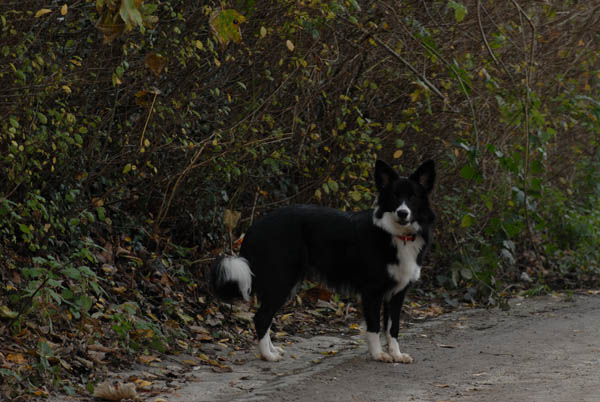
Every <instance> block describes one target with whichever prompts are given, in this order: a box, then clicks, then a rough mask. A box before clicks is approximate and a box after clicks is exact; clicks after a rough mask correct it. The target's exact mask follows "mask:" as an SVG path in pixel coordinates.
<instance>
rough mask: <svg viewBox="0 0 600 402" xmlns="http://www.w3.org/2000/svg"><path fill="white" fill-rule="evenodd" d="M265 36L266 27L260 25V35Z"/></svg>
mask: <svg viewBox="0 0 600 402" xmlns="http://www.w3.org/2000/svg"><path fill="white" fill-rule="evenodd" d="M265 36H267V28H265V27H260V37H261V38H264V37H265Z"/></svg>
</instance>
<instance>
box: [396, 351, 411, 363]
mask: <svg viewBox="0 0 600 402" xmlns="http://www.w3.org/2000/svg"><path fill="white" fill-rule="evenodd" d="M391 357H392V359H394V362H396V363H404V364H410V363H412V362H414V359H413V358H412V357H411V356H410V355H409V354H408V353H394V354H392V355H391Z"/></svg>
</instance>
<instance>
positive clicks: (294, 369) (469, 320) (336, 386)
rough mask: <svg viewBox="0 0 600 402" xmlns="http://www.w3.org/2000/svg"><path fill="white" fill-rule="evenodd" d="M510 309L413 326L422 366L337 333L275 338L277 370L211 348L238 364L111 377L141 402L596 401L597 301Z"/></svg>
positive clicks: (588, 296)
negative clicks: (372, 353)
mask: <svg viewBox="0 0 600 402" xmlns="http://www.w3.org/2000/svg"><path fill="white" fill-rule="evenodd" d="M509 306H510V309H508V310H506V311H501V310H499V309H490V310H487V309H479V308H460V309H457V310H455V311H453V312H450V313H447V314H441V315H438V316H436V317H434V318H422V319H415V318H414V317H413V318H411V319H409V320H408V323H407V326H406V328H404V329H403V330H402V331H403V336H402V337H401V340H400V345H401V349H402V351H404V352H407V353H410V354H411V355H412V356H413V358H414V359H415V362H414V363H413V364H398V363H395V364H386V363H381V362H375V361H372V360H370V359H369V357H368V354H367V348H366V344H365V343H364V341H363V339H364V335H363V334H360V333H359V331H338V332H332V333H328V334H321V335H319V334H317V335H316V336H309V335H304V336H288V337H285V338H284V340H285V342H283V344H282V343H281V341H280V342H277V338H275V344H280V345H281V344H282V346H283V347H284V348H285V350H286V356H285V358H284V360H282V361H280V362H277V363H269V362H266V361H262V360H260V359H258V358H257V357H256V351H255V348H251V349H246V348H241V349H240V350H237V351H234V350H232V348H230V347H228V346H227V345H225V344H221V345H219V344H212V345H211V346H210V347H211V348H213V349H212V351H211V352H210V354H211V355H213V356H214V355H216V356H219V355H220V356H222V358H221V361H228V362H232V364H231V365H229V366H228V365H223V366H219V365H218V364H213V365H211V366H207V365H197V364H196V365H195V364H194V361H197V359H198V357H194V356H181V355H180V356H176V357H175V356H170V357H162V358H161V359H160V361H157V362H154V363H153V364H151V365H150V366H147V365H146V366H143V367H139V368H138V369H135V370H131V371H128V372H123V373H114V374H113V375H111V376H110V378H111V379H112V380H114V381H119V380H120V381H126V380H127V381H130V382H131V381H132V380H136V379H138V380H137V384H138V387H137V388H138V395H139V397H140V399H142V400H145V401H152V402H162V401H169V402H192V401H194V402H195V401H263V400H265V401H271V402H275V401H294V402H315V401H320V402H321V401H331V402H336V401H339V402H341V401H356V402H367V401H496V400H497V401H500V400H501V401H524V400H527V401H592V400H594V401H595V400H597V398H598V395H600V382H598V372H599V371H600V337H599V336H598V334H599V333H600V296H599V295H598V292H576V293H575V294H568V295H565V294H554V295H548V296H539V297H530V298H520V297H519V298H513V299H511V300H510V301H509ZM361 332H362V331H361ZM142 378H143V379H145V380H144V381H146V386H147V388H146V389H145V390H144V388H143V386H142V387H140V380H139V379H142ZM141 385H144V384H141ZM140 389H141V392H139V391H140ZM50 399H51V400H52V401H63V400H74V399H77V398H73V399H71V398H69V397H66V396H65V397H62V398H61V397H54V398H50ZM79 400H82V399H81V398H79Z"/></svg>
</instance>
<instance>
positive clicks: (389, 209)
mask: <svg viewBox="0 0 600 402" xmlns="http://www.w3.org/2000/svg"><path fill="white" fill-rule="evenodd" d="M434 181H435V164H434V163H433V161H432V160H428V161H425V162H423V164H422V165H421V166H419V167H418V168H417V170H415V171H414V173H413V174H411V175H410V176H409V177H401V176H400V175H398V173H396V171H395V170H394V169H392V168H391V167H390V166H389V165H388V164H386V163H385V162H383V161H380V160H378V161H377V162H376V163H375V184H376V186H377V190H378V191H379V196H378V198H377V206H376V208H375V212H374V214H373V222H374V223H375V225H377V226H379V227H381V228H382V229H384V230H385V231H386V232H388V233H390V234H392V235H395V236H404V235H411V234H417V233H420V232H421V231H422V230H424V229H425V228H426V227H429V226H430V225H431V224H432V223H433V221H434V219H435V215H434V214H433V211H432V210H431V207H430V205H429V193H430V192H431V190H432V189H433V183H434Z"/></svg>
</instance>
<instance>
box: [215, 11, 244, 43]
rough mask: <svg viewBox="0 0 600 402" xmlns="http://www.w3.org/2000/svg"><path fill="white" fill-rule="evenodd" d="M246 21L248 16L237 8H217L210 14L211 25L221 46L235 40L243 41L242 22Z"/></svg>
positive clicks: (237, 41)
mask: <svg viewBox="0 0 600 402" xmlns="http://www.w3.org/2000/svg"><path fill="white" fill-rule="evenodd" d="M243 22H246V18H245V17H244V16H243V15H242V14H240V13H238V12H237V11H236V10H233V9H227V10H216V11H214V12H213V13H212V14H211V15H210V19H209V25H210V28H211V29H212V31H213V33H214V34H215V36H216V37H217V39H218V40H219V43H220V44H221V46H226V45H227V44H229V42H231V41H233V42H235V43H239V42H241V41H242V33H241V31H240V24H241V23H243Z"/></svg>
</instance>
